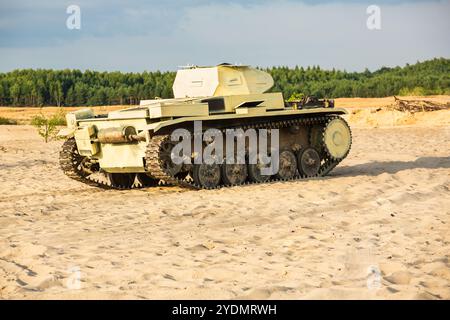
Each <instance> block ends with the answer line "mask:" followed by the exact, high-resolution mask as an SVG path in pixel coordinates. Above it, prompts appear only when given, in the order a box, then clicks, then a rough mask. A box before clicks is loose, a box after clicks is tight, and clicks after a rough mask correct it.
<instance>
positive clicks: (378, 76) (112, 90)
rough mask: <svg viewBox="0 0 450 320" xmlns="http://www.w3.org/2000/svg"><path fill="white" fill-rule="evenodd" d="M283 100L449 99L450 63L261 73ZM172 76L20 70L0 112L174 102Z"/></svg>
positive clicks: (0, 101) (2, 88) (7, 83)
mask: <svg viewBox="0 0 450 320" xmlns="http://www.w3.org/2000/svg"><path fill="white" fill-rule="evenodd" d="M262 70H265V71H267V72H269V73H270V74H272V76H273V78H274V80H275V86H274V87H273V88H272V89H271V91H281V92H283V94H284V96H285V97H286V98H288V97H290V96H292V95H293V94H304V95H308V96H316V97H318V98H324V97H327V98H339V97H385V96H392V95H431V94H450V59H444V58H437V59H433V60H428V61H424V62H417V63H416V64H414V65H406V66H404V67H395V68H387V67H383V68H381V69H379V70H377V71H374V72H371V71H369V70H365V71H364V72H346V71H341V70H335V69H333V70H322V69H321V68H320V67H319V66H313V67H307V68H303V67H295V68H288V67H271V68H262ZM174 78H175V72H160V71H154V72H147V71H144V72H142V73H123V72H117V71H115V72H97V71H90V70H86V71H84V72H82V71H80V70H45V69H37V70H34V69H23V70H14V71H11V72H6V73H0V105H2V106H44V105H54V106H84V105H117V104H120V105H135V104H138V103H139V100H142V99H152V98H155V97H160V98H170V97H172V82H173V80H174Z"/></svg>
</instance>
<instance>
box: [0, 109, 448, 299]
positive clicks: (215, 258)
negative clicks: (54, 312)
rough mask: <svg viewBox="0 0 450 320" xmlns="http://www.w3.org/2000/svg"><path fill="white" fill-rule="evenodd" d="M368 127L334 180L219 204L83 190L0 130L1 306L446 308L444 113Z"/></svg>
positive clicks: (257, 189)
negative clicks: (441, 304) (349, 304)
mask: <svg viewBox="0 0 450 320" xmlns="http://www.w3.org/2000/svg"><path fill="white" fill-rule="evenodd" d="M377 113H378V115H377ZM369 114H370V116H372V117H373V119H375V121H376V123H373V121H372V122H371V121H366V122H364V121H363V120H364V119H362V118H363V117H362V116H361V114H350V115H349V116H348V118H349V119H350V123H351V124H352V127H353V138H354V143H353V148H352V151H351V153H350V155H349V157H348V158H347V159H346V160H344V161H343V162H342V163H341V164H340V165H339V166H338V167H337V168H336V169H335V170H334V171H333V172H332V174H331V175H330V176H329V177H327V178H323V179H318V180H309V181H299V182H284V183H273V184H267V185H259V186H246V187H234V188H226V189H221V190H216V191H192V190H184V189H181V188H178V187H166V188H163V187H158V188H148V189H141V190H132V191H113V190H111V191H109V190H106V191H105V190H101V189H96V188H93V187H89V186H86V185H83V184H81V183H78V182H76V181H73V180H70V179H69V178H67V177H66V176H64V175H63V173H62V172H61V171H60V170H59V168H58V162H57V158H58V149H59V147H60V145H61V142H60V141H54V142H50V143H48V144H45V143H44V142H43V141H42V139H41V138H40V137H39V136H38V135H37V134H36V131H35V129H34V128H33V127H30V126H27V125H19V126H0V189H1V193H0V298H1V299H22V298H26V299H54V298H57V299H74V298H83V299H94V298H99V299H127V298H137V299H140V298H142V299H216V298H218V299H219V298H220V299H257V298H260V299H266V298H269V299H307V298H312V299H450V192H449V191H450V190H449V188H450V125H449V123H448V121H449V120H447V119H450V111H440V112H439V113H435V112H430V113H427V114H424V115H422V116H420V117H419V118H417V115H416V116H415V117H416V120H414V121H413V123H400V124H401V125H397V124H395V123H394V122H392V118H389V116H388V115H389V112H388V111H380V112H375V113H370V112H369ZM403 116H405V117H406V118H408V117H410V116H408V115H403ZM360 117H362V118H360ZM384 118H386V119H387V120H386V119H384ZM366 120H367V119H366ZM394 125H395V126H394Z"/></svg>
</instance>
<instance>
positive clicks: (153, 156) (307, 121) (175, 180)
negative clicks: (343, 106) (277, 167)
mask: <svg viewBox="0 0 450 320" xmlns="http://www.w3.org/2000/svg"><path fill="white" fill-rule="evenodd" d="M336 118H339V119H341V120H343V121H345V120H344V119H343V118H341V117H339V116H335V115H333V116H316V117H309V118H302V119H293V120H285V121H275V122H272V121H268V122H263V123H253V124H248V125H244V126H238V127H235V128H241V129H243V130H247V129H251V128H253V129H281V128H285V127H289V126H312V125H324V126H326V124H327V123H328V122H329V121H331V120H333V119H336ZM226 129H230V128H226ZM226 129H222V132H223V133H225V130H226ZM322 136H323V133H322ZM168 139H170V135H157V136H154V137H152V139H151V141H150V143H149V144H148V146H147V151H146V154H145V160H146V170H147V171H148V172H149V173H150V175H151V176H153V177H154V178H156V179H160V180H162V181H164V182H165V183H167V184H171V185H178V186H181V187H186V188H191V189H219V188H222V187H230V185H225V184H223V183H222V184H219V185H218V186H216V187H214V188H205V187H203V186H201V185H198V184H196V183H194V181H193V180H187V179H184V178H179V177H176V176H172V175H170V174H169V173H167V172H166V171H165V170H164V168H162V166H161V165H160V164H161V162H160V158H159V153H160V147H161V144H162V143H163V142H164V141H166V140H168ZM350 147H351V143H350ZM349 151H350V149H349ZM347 154H348V152H347ZM347 154H346V155H345V156H344V157H343V158H342V159H333V158H332V157H331V156H330V155H328V154H327V153H325V154H324V155H323V160H324V161H323V163H322V165H321V167H320V169H319V172H318V174H317V175H316V176H315V177H305V176H302V175H300V174H299V173H297V174H296V176H294V177H293V178H291V179H277V178H275V177H271V179H270V180H268V181H265V182H252V181H248V180H247V181H245V182H243V183H242V184H239V185H251V184H259V183H270V182H277V181H295V180H303V179H314V178H318V177H323V176H325V175H327V174H328V173H329V172H330V171H331V170H333V169H334V168H335V167H336V166H337V165H338V164H339V163H340V162H341V161H342V160H343V159H345V157H346V156H347ZM231 186H237V185H231Z"/></svg>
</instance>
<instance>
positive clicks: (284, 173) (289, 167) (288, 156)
mask: <svg viewBox="0 0 450 320" xmlns="http://www.w3.org/2000/svg"><path fill="white" fill-rule="evenodd" d="M296 172H297V159H296V157H295V154H294V153H293V152H292V151H290V150H283V151H281V152H280V154H279V167H278V172H277V174H276V177H277V178H278V179H282V180H288V179H292V178H293V177H294V176H295V173H296Z"/></svg>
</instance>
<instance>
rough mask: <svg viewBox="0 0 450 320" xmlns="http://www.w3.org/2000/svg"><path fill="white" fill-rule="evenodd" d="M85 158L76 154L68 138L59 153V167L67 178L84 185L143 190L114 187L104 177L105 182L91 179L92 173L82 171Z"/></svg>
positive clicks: (73, 145) (122, 188)
mask: <svg viewBox="0 0 450 320" xmlns="http://www.w3.org/2000/svg"><path fill="white" fill-rule="evenodd" d="M84 158H85V157H83V156H81V155H80V154H79V153H78V149H77V144H76V142H75V139H74V138H70V139H68V140H66V141H65V142H64V143H63V145H62V148H61V151H60V152H59V165H60V167H61V169H62V171H63V172H64V174H65V175H67V176H68V177H69V178H71V179H73V180H76V181H79V182H82V183H85V184H87V185H90V186H92V187H97V188H102V189H118V190H126V189H136V188H143V187H144V186H142V185H136V184H133V185H132V186H131V187H126V186H120V185H115V184H112V183H111V182H110V180H109V179H107V178H106V176H105V180H106V181H107V182H105V181H102V180H100V179H97V178H94V177H91V175H92V174H93V172H88V171H86V170H83V168H82V161H83V159H84Z"/></svg>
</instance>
